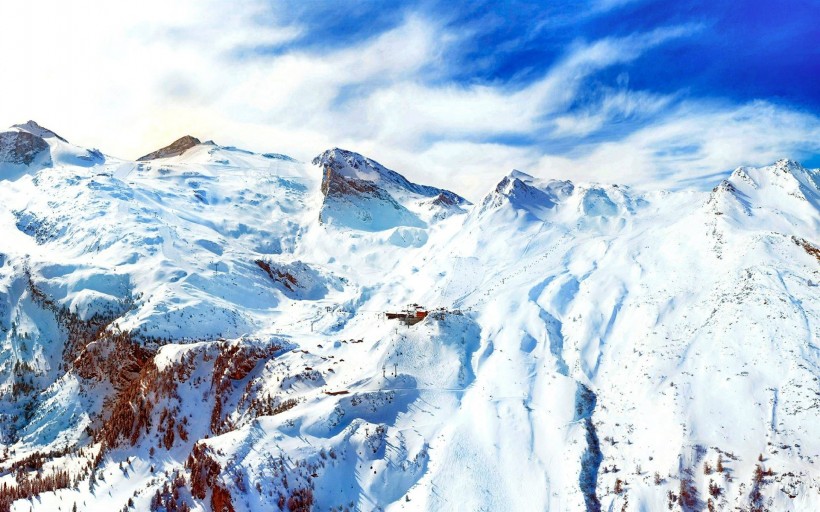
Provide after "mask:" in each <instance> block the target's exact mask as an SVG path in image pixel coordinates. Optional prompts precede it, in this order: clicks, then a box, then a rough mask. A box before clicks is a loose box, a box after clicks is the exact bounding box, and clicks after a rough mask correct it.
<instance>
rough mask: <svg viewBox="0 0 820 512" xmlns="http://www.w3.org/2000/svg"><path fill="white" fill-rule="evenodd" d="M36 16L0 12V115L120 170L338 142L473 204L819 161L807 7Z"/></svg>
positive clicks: (626, 1)
mask: <svg viewBox="0 0 820 512" xmlns="http://www.w3.org/2000/svg"><path fill="white" fill-rule="evenodd" d="M41 3H43V4H50V5H39V4H38V5H37V6H27V5H22V6H15V7H11V8H10V10H9V11H8V12H7V13H6V15H5V16H4V17H3V19H2V20H0V39H2V41H0V42H2V43H3V44H6V45H7V46H5V47H10V46H8V45H14V44H17V45H18V46H19V45H20V41H21V40H25V41H26V44H25V45H24V46H23V47H24V48H25V50H24V51H22V52H18V53H16V54H15V55H13V56H12V57H11V59H12V61H13V62H11V63H10V66H11V67H8V66H7V69H9V68H11V69H18V70H19V71H20V72H19V73H16V74H15V76H14V77H13V78H11V79H9V78H8V77H7V78H5V79H4V80H2V81H0V82H2V84H0V94H2V97H5V98H15V101H14V102H8V101H4V105H3V107H4V108H3V109H2V111H0V115H3V116H4V119H3V121H5V122H6V124H11V123H13V122H19V121H20V120H25V119H28V118H35V119H36V120H38V121H39V122H41V123H42V124H45V125H48V126H50V127H52V128H53V129H54V130H56V131H58V132H59V133H62V134H63V135H64V136H66V137H68V138H69V139H71V140H74V141H76V142H77V143H81V144H83V145H89V146H99V147H101V149H103V150H104V151H107V152H109V153H113V154H116V155H122V156H125V157H136V156H139V155H140V154H143V153H145V152H147V151H148V150H151V149H153V148H155V147H156V146H157V145H162V144H164V143H167V142H169V141H170V140H173V139H174V138H176V137H177V136H179V135H182V134H184V133H192V134H194V135H196V136H199V137H201V138H213V139H215V140H217V142H221V143H225V144H232V145H237V146H242V147H247V148H249V149H254V150H259V151H278V152H284V153H289V154H291V155H293V156H295V157H297V158H300V159H304V160H308V159H309V158H310V157H311V156H312V155H313V154H315V153H318V152H320V151H321V150H323V149H324V148H326V147H328V146H342V147H346V148H349V149H353V150H357V151H360V152H362V153H365V154H368V155H369V156H372V157H374V158H376V159H378V160H380V161H382V162H383V163H384V164H386V165H388V166H390V167H393V168H396V169H397V170H399V171H402V172H404V173H405V174H407V175H408V176H410V177H411V178H413V179H416V180H419V181H426V182H431V183H433V184H437V185H444V186H449V187H451V188H453V189H455V190H457V191H460V192H463V193H465V194H467V195H468V196H470V197H472V198H474V199H475V198H477V197H480V195H481V194H482V193H483V192H484V191H486V190H487V189H489V188H491V187H492V186H493V184H494V183H495V182H497V181H498V179H500V177H501V176H503V175H504V174H505V173H507V172H508V171H509V170H510V169H512V168H520V169H522V170H526V171H528V172H530V173H532V174H536V175H539V176H543V177H556V178H570V179H576V180H595V181H608V182H621V183H627V184H633V185H636V186H641V185H652V186H657V185H661V186H667V187H683V186H697V187H707V186H711V185H713V184H714V182H715V180H716V179H717V177H718V176H719V175H720V174H721V173H725V172H726V171H727V170H730V169H731V168H733V167H735V166H738V165H747V164H750V165H757V164H766V163H769V162H771V161H773V160H775V159H777V158H780V157H792V158H796V159H799V160H801V161H802V162H803V163H804V164H807V165H811V166H820V157H818V155H820V87H818V85H817V83H818V81H817V79H816V77H818V76H820V50H819V49H820V30H818V29H817V28H816V20H818V19H820V2H816V1H805V0H804V1H800V0H782V1H778V2H775V1H759V0H757V1H746V2H729V1H712V2H696V1H691V0H681V1H676V2H669V1H650V0H646V1H642V0H594V1H590V2H586V3H580V2H565V1H560V2H523V1H507V2H488V1H485V2H480V1H478V2H463V3H461V4H459V3H457V2H452V1H450V2H445V1H435V0H416V1H404V2H384V1H382V2H376V1H369V2H344V3H343V2H338V1H332V2H330V1H327V2H322V1H310V2H304V1H290V0H283V1H269V0H237V1H235V2H230V3H228V2H218V1H215V0H214V1H212V0H180V1H177V2H173V3H172V4H170V5H169V4H167V3H163V2H161V1H159V0H146V1H145V2H141V3H140V4H139V5H114V6H111V5H107V3H106V2H100V1H95V0H79V1H78V2H75V3H72V5H70V6H66V5H63V4H65V2H62V3H61V2H57V1H56V0H46V1H44V2H41ZM108 4H110V2H109V3H108ZM33 33H36V34H38V37H37V38H32V37H30V35H31V34H33ZM6 39H8V40H6ZM55 57H56V58H55ZM15 59H16V60H15ZM5 116H8V119H5Z"/></svg>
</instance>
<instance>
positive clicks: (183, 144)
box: [137, 135, 200, 162]
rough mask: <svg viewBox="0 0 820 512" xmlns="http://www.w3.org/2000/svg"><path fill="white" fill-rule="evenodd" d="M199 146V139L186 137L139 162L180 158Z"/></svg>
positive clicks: (139, 159)
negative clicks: (179, 156)
mask: <svg viewBox="0 0 820 512" xmlns="http://www.w3.org/2000/svg"><path fill="white" fill-rule="evenodd" d="M199 144H200V141H199V139H197V138H196V137H192V136H190V135H186V136H184V137H182V138H179V139H177V140H175V141H174V142H172V143H171V144H168V145H167V146H165V147H164V148H160V149H158V150H156V151H154V152H153V153H148V154H147V155H145V156H142V157H140V158H137V161H138V162H144V161H146V160H156V159H158V158H170V157H172V156H178V155H181V154H182V153H185V152H186V151H188V150H189V149H191V148H192V147H194V146H197V145H199Z"/></svg>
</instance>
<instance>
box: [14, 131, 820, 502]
mask: <svg viewBox="0 0 820 512" xmlns="http://www.w3.org/2000/svg"><path fill="white" fill-rule="evenodd" d="M488 185H489V184H488ZM488 189H489V190H490V191H489V193H488V194H487V195H486V197H484V198H483V199H482V200H480V201H478V202H477V203H476V204H475V205H472V204H470V203H469V202H468V201H467V200H465V199H463V198H462V197H460V196H458V195H457V194H456V193H454V192H450V191H446V190H441V189H437V188H434V187H428V186H424V185H419V184H415V183H412V182H411V181H409V180H407V179H406V178H404V177H403V176H402V175H401V174H399V173H397V172H395V171H392V170H390V169H387V168H386V167H384V166H383V165H381V164H379V163H377V162H375V161H374V160H371V159H369V158H366V157H364V156H362V155H359V154H357V153H353V152H350V151H345V150H342V149H338V148H335V149H331V150H328V151H325V152H323V153H321V154H320V155H319V156H317V157H316V158H315V159H314V160H313V161H312V163H302V162H298V161H296V160H294V159H292V158H290V157H287V156H285V155H282V154H277V153H266V154H256V153H252V152H249V151H244V150H241V149H238V148H234V147H225V146H220V145H218V144H216V143H214V142H211V141H208V142H205V143H202V142H200V141H199V139H196V138H194V137H191V136H186V137H183V138H182V139H179V140H178V141H176V142H174V143H173V144H171V145H169V146H167V147H165V148H162V149H160V150H158V151H156V152H153V153H151V154H149V155H146V156H145V157H142V158H140V159H139V160H138V161H127V160H121V159H118V158H114V157H111V156H107V155H104V154H102V153H101V152H100V151H98V150H95V149H90V150H89V149H85V148H80V147H77V146H74V145H72V144H70V143H69V142H67V141H66V140H65V139H63V138H61V137H59V136H58V135H56V134H54V133H53V132H51V131H49V130H47V129H45V128H43V127H41V126H39V125H37V124H36V123H34V122H29V123H26V124H23V125H16V126H14V127H12V128H10V129H8V130H7V131H5V132H2V133H0V236H1V237H2V238H0V240H2V243H0V342H2V349H1V350H0V442H2V444H3V451H2V459H1V460H2V461H1V462H0V467H2V473H0V475H2V476H0V484H2V485H0V511H2V510H18V511H28V510H32V509H33V510H48V511H52V510H65V511H69V510H72V507H74V506H75V505H76V507H77V509H78V510H106V509H110V510H151V509H153V510H168V511H173V510H203V511H211V510H213V511H223V510H228V511H236V512H240V511H251V510H254V511H255V510H290V511H297V510H299V511H301V510H310V509H314V510H556V511H564V510H603V509H606V510H668V509H672V510H681V509H682V510H704V509H714V510H736V509H740V510H817V509H820V470H818V467H819V466H818V464H820V343H819V342H818V337H819V335H820V327H819V326H820V301H818V298H817V297H818V295H819V294H820V246H818V243H820V171H819V170H817V169H814V170H812V169H805V168H803V167H802V166H800V164H798V163H796V162H792V161H788V160H782V161H779V162H777V163H775V164H774V165H772V166H768V167H762V168H749V167H741V168H738V169H737V170H735V171H734V172H733V173H732V174H731V175H730V176H729V177H728V178H726V179H725V180H723V181H722V182H720V183H716V186H715V188H714V189H713V190H712V191H711V192H698V191H678V192H669V191H644V190H641V191H639V190H634V189H632V188H629V187H626V186H620V185H617V184H609V185H606V184H591V183H572V182H568V181H555V180H552V181H546V180H541V179H538V178H535V177H533V176H529V175H527V174H526V173H523V172H521V171H513V172H511V173H510V174H509V175H507V176H505V177H503V178H502V179H501V180H500V182H499V183H498V184H497V185H496V186H494V187H489V186H488ZM408 304H418V305H420V306H419V308H418V309H419V310H424V311H426V312H428V314H427V315H426V316H424V314H423V313H421V314H419V316H418V318H416V315H417V314H418V313H417V308H416V307H415V306H414V307H413V308H411V312H410V313H409V314H410V315H412V316H413V320H412V321H409V320H408V321H401V319H399V320H392V319H388V318H387V317H386V315H385V313H387V312H391V313H398V312H400V311H402V310H403V309H404V308H405V307H406V306H407V305H408ZM421 317H424V318H423V319H422V318H421ZM418 320H420V321H418Z"/></svg>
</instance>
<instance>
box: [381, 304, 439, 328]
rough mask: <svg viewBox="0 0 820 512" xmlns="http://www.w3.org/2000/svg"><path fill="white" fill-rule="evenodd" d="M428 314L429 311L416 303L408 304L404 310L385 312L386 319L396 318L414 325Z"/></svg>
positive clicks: (406, 323)
mask: <svg viewBox="0 0 820 512" xmlns="http://www.w3.org/2000/svg"><path fill="white" fill-rule="evenodd" d="M428 314H429V311H427V310H426V309H424V308H423V307H421V306H419V305H418V304H410V305H409V306H407V308H406V309H405V310H404V311H401V312H399V313H385V315H387V319H388V320H398V321H399V322H401V323H403V324H405V325H415V324H417V323H419V322H421V321H422V320H424V319H425V318H427V315H428Z"/></svg>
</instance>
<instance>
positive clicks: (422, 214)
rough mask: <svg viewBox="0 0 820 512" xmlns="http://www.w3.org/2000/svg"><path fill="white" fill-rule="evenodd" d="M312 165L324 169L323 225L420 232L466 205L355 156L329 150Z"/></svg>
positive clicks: (455, 196)
mask: <svg viewBox="0 0 820 512" xmlns="http://www.w3.org/2000/svg"><path fill="white" fill-rule="evenodd" d="M313 165H316V166H319V167H320V168H321V170H322V186H321V191H322V194H323V195H324V196H325V198H324V201H323V204H322V209H321V211H320V213H319V220H320V222H322V223H329V224H336V225H341V226H345V227H350V228H354V229H359V230H365V231H382V230H385V229H390V228H394V227H397V226H410V227H424V226H426V225H427V223H428V222H432V221H435V220H439V219H441V218H444V217H446V216H448V215H449V214H451V213H454V212H457V211H462V210H461V208H460V206H461V205H464V204H468V201H467V200H466V199H464V198H463V197H461V196H459V195H458V194H456V193H454V192H451V191H449V190H444V189H440V188H436V187H431V186H427V185H419V184H417V183H413V182H411V181H409V180H408V179H407V178H405V177H404V176H402V175H401V174H399V173H397V172H396V171H393V170H390V169H388V168H386V167H384V166H383V165H382V164H380V163H378V162H376V161H375V160H371V159H370V158H367V157H365V156H363V155H360V154H359V153H354V152H353V151H347V150H344V149H340V148H333V149H329V150H327V151H325V152H323V153H322V154H320V155H318V156H317V157H316V158H314V159H313ZM431 207H432V212H431Z"/></svg>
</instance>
